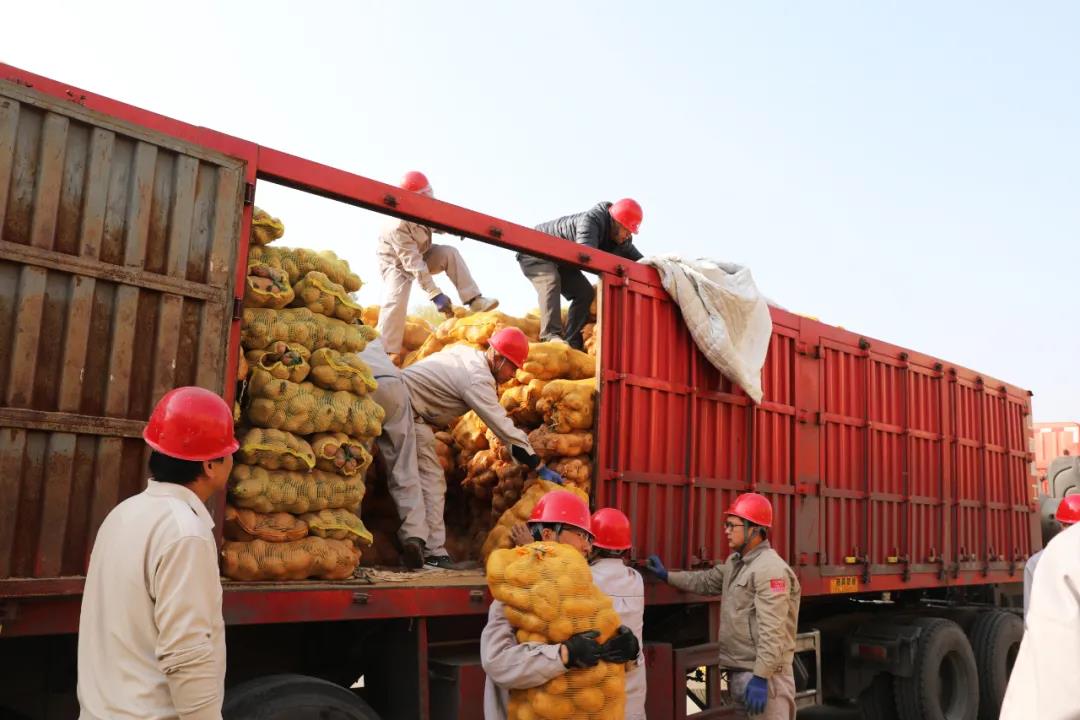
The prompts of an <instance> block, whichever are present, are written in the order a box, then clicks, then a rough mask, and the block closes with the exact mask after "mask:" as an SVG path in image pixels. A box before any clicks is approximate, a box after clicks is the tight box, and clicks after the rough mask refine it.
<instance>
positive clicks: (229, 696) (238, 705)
mask: <svg viewBox="0 0 1080 720" xmlns="http://www.w3.org/2000/svg"><path fill="white" fill-rule="evenodd" d="M221 715H222V717H223V718H225V720H379V716H378V715H376V714H375V711H374V710H372V709H371V706H370V705H368V704H367V703H366V702H364V701H363V700H361V699H360V698H358V697H356V695H354V694H353V692H352V691H351V690H349V689H347V688H343V687H341V686H340V685H335V684H334V683H331V682H327V681H325V680H320V679H319V678H313V677H308V676H306V675H270V676H267V677H263V678H258V679H255V680H251V681H249V682H246V683H243V684H241V685H237V686H236V687H235V688H232V689H231V690H229V691H228V692H227V693H225V704H224V706H223V707H222V709H221Z"/></svg>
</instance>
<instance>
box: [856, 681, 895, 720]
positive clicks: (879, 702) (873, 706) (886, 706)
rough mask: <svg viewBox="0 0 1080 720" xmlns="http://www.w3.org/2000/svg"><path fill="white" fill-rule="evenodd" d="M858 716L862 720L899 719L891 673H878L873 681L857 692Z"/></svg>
mask: <svg viewBox="0 0 1080 720" xmlns="http://www.w3.org/2000/svg"><path fill="white" fill-rule="evenodd" d="M859 716H860V717H862V718H863V720H899V718H900V716H899V715H898V714H897V712H896V694H895V693H894V692H893V678H892V675H890V674H889V673H885V672H883V673H878V674H877V675H875V676H874V681H873V682H872V683H870V684H869V685H867V686H866V689H865V690H863V691H862V692H861V693H859Z"/></svg>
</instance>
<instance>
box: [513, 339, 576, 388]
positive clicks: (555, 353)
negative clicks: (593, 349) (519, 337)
mask: <svg viewBox="0 0 1080 720" xmlns="http://www.w3.org/2000/svg"><path fill="white" fill-rule="evenodd" d="M595 375H596V358H594V357H590V356H588V355H586V354H585V353H583V352H581V351H580V350H575V349H573V348H572V347H570V346H569V345H566V344H565V343H557V342H541V343H529V358H528V359H527V360H526V361H525V364H524V365H522V366H521V369H520V370H518V371H517V375H516V377H517V379H518V381H519V382H521V383H522V384H527V383H528V382H529V381H530V380H560V379H561V380H583V379H585V378H591V377H593V376H595Z"/></svg>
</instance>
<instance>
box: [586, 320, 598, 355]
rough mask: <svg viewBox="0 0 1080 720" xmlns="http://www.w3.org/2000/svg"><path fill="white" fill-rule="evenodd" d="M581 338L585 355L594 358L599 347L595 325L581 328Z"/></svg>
mask: <svg viewBox="0 0 1080 720" xmlns="http://www.w3.org/2000/svg"><path fill="white" fill-rule="evenodd" d="M581 337H582V339H583V340H584V341H585V354H587V355H589V356H591V357H596V348H597V347H599V346H600V333H598V332H596V323H589V324H588V325H586V326H585V327H583V328H581Z"/></svg>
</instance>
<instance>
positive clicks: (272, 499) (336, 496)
mask: <svg viewBox="0 0 1080 720" xmlns="http://www.w3.org/2000/svg"><path fill="white" fill-rule="evenodd" d="M363 499H364V478H363V476H360V475H357V476H356V477H351V478H347V477H343V476H341V475H338V474H336V473H328V472H324V471H322V470H312V471H310V472H294V471H292V470H267V469H266V468H262V467H259V466H258V465H243V464H240V463H237V464H236V465H233V470H232V475H230V476H229V500H230V502H232V504H233V505H235V506H236V507H238V508H248V509H249V510H254V511H255V512H261V513H273V512H288V513H297V514H301V513H306V512H317V511H319V510H326V509H328V508H345V509H346V510H356V509H357V508H358V507H360V503H361V502H362V501H363Z"/></svg>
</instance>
